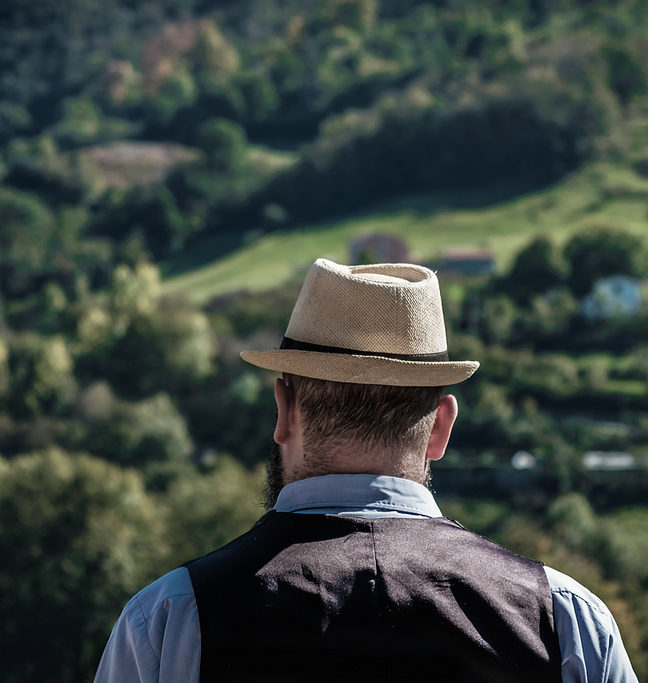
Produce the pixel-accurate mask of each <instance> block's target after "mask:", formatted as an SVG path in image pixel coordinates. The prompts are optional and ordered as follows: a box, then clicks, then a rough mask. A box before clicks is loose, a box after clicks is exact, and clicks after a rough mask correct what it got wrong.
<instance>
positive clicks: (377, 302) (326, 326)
mask: <svg viewBox="0 0 648 683" xmlns="http://www.w3.org/2000/svg"><path fill="white" fill-rule="evenodd" d="M286 336H287V337H289V338H290V339H293V340H296V341H299V342H306V343H308V344H316V345H320V346H331V347H336V348H340V349H355V350H359V351H364V352H370V353H386V354H405V355H409V354H431V353H439V352H443V351H446V349H447V343H446V333H445V326H444V322H443V310H442V306H441V295H440V292H439V283H438V280H437V277H436V275H435V274H434V273H433V272H432V271H431V270H429V269H428V268H425V267H423V266H416V265H412V264H400V263H383V264H374V265H362V266H343V265H339V264H337V263H334V262H332V261H329V260H327V259H318V260H317V261H316V262H315V263H314V264H313V266H311V268H310V270H309V272H308V274H307V276H306V279H305V280H304V284H303V285H302V289H301V291H300V293H299V297H298V298H297V301H296V303H295V307H294V309H293V312H292V315H291V317H290V322H289V323H288V328H287V330H286Z"/></svg>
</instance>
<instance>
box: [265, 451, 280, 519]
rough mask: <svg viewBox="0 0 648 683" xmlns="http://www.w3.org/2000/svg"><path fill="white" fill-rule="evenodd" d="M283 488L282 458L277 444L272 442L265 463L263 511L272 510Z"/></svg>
mask: <svg viewBox="0 0 648 683" xmlns="http://www.w3.org/2000/svg"><path fill="white" fill-rule="evenodd" d="M283 486H284V476H283V458H282V457H281V448H280V446H279V444H278V443H275V442H274V441H273V442H272V449H271V452H270V456H269V457H268V460H267V461H266V483H265V503H264V505H265V509H266V510H272V508H273V507H274V506H275V503H276V502H277V498H278V497H279V491H281V489H282V488H283Z"/></svg>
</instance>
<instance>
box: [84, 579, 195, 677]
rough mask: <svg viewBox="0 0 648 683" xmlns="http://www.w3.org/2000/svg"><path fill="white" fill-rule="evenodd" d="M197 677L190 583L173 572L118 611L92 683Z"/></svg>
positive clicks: (193, 608)
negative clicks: (118, 613) (119, 614)
mask: <svg viewBox="0 0 648 683" xmlns="http://www.w3.org/2000/svg"><path fill="white" fill-rule="evenodd" d="M199 678H200V621H199V618H198V609H197V606H196V599H195V597H194V593H193V588H192V586H191V579H190V578H189V573H188V572H187V570H186V569H184V568H181V569H176V570H174V571H172V572H170V573H169V574H166V575H165V576H163V577H161V578H160V579H158V580H157V581H155V582H154V583H152V584H151V585H149V586H147V587H146V588H144V589H143V590H142V591H140V592H139V593H138V594H137V595H136V596H135V597H134V598H132V599H131V600H130V601H129V602H128V604H127V605H126V607H124V610H123V612H122V613H121V616H120V617H119V619H118V620H117V623H116V624H115V626H114V627H113V630H112V633H111V635H110V638H109V640H108V644H107V645H106V649H105V650H104V653H103V656H102V658H101V661H100V663H99V668H98V669H97V673H96V675H95V679H94V681H95V683H124V681H128V682H129V683H131V682H132V683H137V682H140V683H153V682H155V683H157V682H158V681H159V682H160V683H165V682H167V681H168V682H169V683H170V682H172V681H186V682H187V683H198V681H199Z"/></svg>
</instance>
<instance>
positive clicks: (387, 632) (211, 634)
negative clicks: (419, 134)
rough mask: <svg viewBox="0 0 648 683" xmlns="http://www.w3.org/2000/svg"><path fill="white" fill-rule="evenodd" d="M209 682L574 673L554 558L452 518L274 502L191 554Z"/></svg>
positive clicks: (507, 678) (542, 677) (545, 677)
mask: <svg viewBox="0 0 648 683" xmlns="http://www.w3.org/2000/svg"><path fill="white" fill-rule="evenodd" d="M186 566H187V568H188V570H189V573H190V576H191V581H192V584H193V587H194V592H195V594H196V600H197V604H198V613H199V617H200V627H201V680H202V681H204V682H207V681H248V682H252V681H259V682H260V681H295V682H297V681H302V682H303V681H319V682H322V683H323V682H324V681H327V682H331V681H348V682H351V681H353V682H354V683H359V682H362V681H371V682H372V683H375V682H377V681H414V682H415V681H426V683H429V682H430V681H444V682H447V683H468V682H470V683H477V682H484V683H496V682H497V683H513V682H515V683H519V682H520V681H524V682H525V683H536V682H537V683H541V682H542V683H551V682H552V681H560V680H561V675H560V651H559V647H558V641H557V636H556V634H555V629H554V622H553V608H552V599H551V591H550V588H549V585H548V582H547V579H546V575H545V573H544V570H543V568H542V565H541V564H540V563H538V562H535V561H533V560H529V559H526V558H522V557H519V556H517V555H514V554H513V553H511V552H509V551H508V550H505V549H504V548H502V547H500V546H498V545H496V544H494V543H492V542H490V541H488V540H486V539H484V538H482V537H480V536H478V535H476V534H473V533H471V532H469V531H467V530H465V529H463V528H462V527H461V526H460V525H458V524H457V523H456V522H453V521H452V520H449V519H446V518H437V519H408V518H381V519H374V520H368V519H360V518H351V517H340V516H335V515H302V514H295V513H278V512H272V513H269V514H268V515H266V516H265V517H263V518H262V519H261V520H260V521H259V523H257V525H256V526H255V527H253V528H252V529H251V530H250V531H249V532H248V533H247V534H244V535H243V536H240V537H239V538H237V539H235V540H234V541H232V542H231V543H229V544H228V545H226V546H224V547H223V548H220V549H218V550H216V551H214V552H212V553H210V554H209V555H205V556H204V557H202V558H199V559H197V560H194V561H193V562H189V563H187V565H186Z"/></svg>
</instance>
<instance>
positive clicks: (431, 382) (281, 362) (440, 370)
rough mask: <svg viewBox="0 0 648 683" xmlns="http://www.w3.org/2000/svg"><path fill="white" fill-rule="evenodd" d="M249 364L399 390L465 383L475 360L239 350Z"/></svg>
mask: <svg viewBox="0 0 648 683" xmlns="http://www.w3.org/2000/svg"><path fill="white" fill-rule="evenodd" d="M241 358H242V359H243V360H244V361H245V362H247V363H251V364H252V365H256V366H257V367H259V368H264V369H266V370H274V371H275V372H287V373H290V374H293V375H299V376H301V377H312V378H314V379H325V380H329V381H331V382H349V383H351V384H384V385H386V386H398V387H444V386H448V385H451V384H458V383H459V382H463V381H464V380H467V379H468V378H469V377H470V376H471V375H472V374H473V373H474V372H475V370H477V368H478V367H479V362H478V361H472V360H467V361H440V362H422V361H410V360H400V359H396V358H387V357H385V356H364V355H354V354H346V353H320V352H317V351H297V350H292V349H277V350H274V351H242V352H241Z"/></svg>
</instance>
